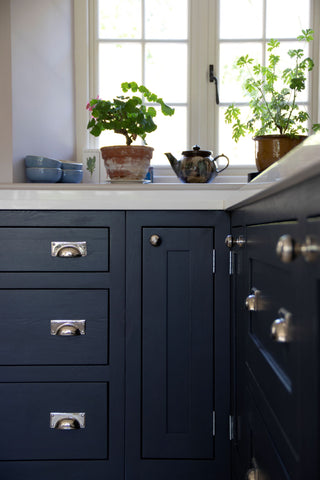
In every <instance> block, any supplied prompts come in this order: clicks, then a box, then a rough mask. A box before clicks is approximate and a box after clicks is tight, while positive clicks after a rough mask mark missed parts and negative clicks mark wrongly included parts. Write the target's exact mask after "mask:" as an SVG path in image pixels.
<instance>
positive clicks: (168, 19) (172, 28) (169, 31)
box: [145, 0, 188, 39]
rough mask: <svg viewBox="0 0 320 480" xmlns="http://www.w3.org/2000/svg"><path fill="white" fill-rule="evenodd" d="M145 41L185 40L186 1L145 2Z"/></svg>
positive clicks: (186, 25) (152, 0)
mask: <svg viewBox="0 0 320 480" xmlns="http://www.w3.org/2000/svg"><path fill="white" fill-rule="evenodd" d="M145 19H146V20H145V36H146V39H151V38H157V39H168V38H169V39H186V38H187V37H188V0H174V1H172V0H145Z"/></svg>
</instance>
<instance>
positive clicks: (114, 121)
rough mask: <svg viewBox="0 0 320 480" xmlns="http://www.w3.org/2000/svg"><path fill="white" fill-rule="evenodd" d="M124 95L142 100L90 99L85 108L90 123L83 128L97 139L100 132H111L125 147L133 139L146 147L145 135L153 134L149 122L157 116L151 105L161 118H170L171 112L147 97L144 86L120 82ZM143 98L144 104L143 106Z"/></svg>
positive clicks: (152, 98) (124, 97)
mask: <svg viewBox="0 0 320 480" xmlns="http://www.w3.org/2000/svg"><path fill="white" fill-rule="evenodd" d="M121 89H122V91H123V92H124V93H127V92H128V91H129V90H131V91H132V92H133V93H137V92H138V93H140V94H142V96H137V95H133V96H131V97H129V96H123V95H121V96H118V97H116V98H114V99H113V100H112V101H110V100H102V99H100V98H99V97H98V98H94V99H92V100H91V101H90V102H89V103H88V104H87V110H89V111H90V112H91V115H92V117H91V119H90V120H89V122H88V125H87V128H88V129H89V130H90V133H91V134H92V135H94V136H95V137H98V136H99V135H100V134H101V132H102V131H103V130H113V131H114V132H115V133H119V134H121V135H124V136H125V138H126V144H127V145H131V143H132V142H133V141H134V140H136V138H137V137H140V138H142V140H143V141H144V143H146V140H145V139H146V135H147V133H151V132H153V131H154V130H156V128H157V125H156V124H155V123H154V121H153V119H154V117H155V116H156V114H157V110H156V109H155V107H154V106H153V105H152V104H155V105H156V104H158V105H160V107H161V112H162V113H163V114H164V115H170V116H171V115H173V114H174V109H173V108H171V107H169V106H168V105H167V104H166V103H164V101H163V99H162V98H158V97H157V95H155V94H154V93H151V92H150V91H149V90H148V89H147V88H146V87H145V86H143V85H140V86H138V84H137V83H136V82H131V83H128V82H124V83H122V84H121ZM143 98H144V99H145V100H146V101H147V103H148V104H151V105H146V104H145V103H144V101H143Z"/></svg>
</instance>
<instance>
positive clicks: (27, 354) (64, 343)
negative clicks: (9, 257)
mask: <svg viewBox="0 0 320 480" xmlns="http://www.w3.org/2000/svg"><path fill="white" fill-rule="evenodd" d="M0 315H1V335H0V365H72V364H83V365H90V364H107V363H108V351H109V339H108V330H109V328H108V325H109V318H108V315H109V292H108V290H32V289H30V290H0Z"/></svg>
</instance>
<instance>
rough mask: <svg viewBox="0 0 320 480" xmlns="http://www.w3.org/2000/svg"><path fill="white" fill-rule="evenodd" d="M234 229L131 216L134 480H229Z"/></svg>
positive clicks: (223, 220)
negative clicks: (230, 233) (230, 232)
mask: <svg viewBox="0 0 320 480" xmlns="http://www.w3.org/2000/svg"><path fill="white" fill-rule="evenodd" d="M228 226H229V219H228V216H227V215H226V214H225V213H224V212H180V213H177V212H157V213H156V214H155V213H154V212H128V213H127V242H126V248H127V254H126V256H127V279H126V281H127V299H126V303H127V318H126V320H127V322H126V342H127V357H126V386H127V389H126V478H127V479H128V480H138V479H139V480H144V479H146V480H147V479H150V478H152V479H153V480H157V479H159V480H160V479H163V478H166V479H172V480H174V479H178V478H181V479H190V480H191V479H198V478H201V479H202V480H205V479H212V478H217V479H218V478H219V479H221V480H223V479H228V478H229V469H230V456H229V438H228V420H229V418H228V416H229V321H228V318H229V302H228V299H229V292H228V263H227V262H228V255H227V252H226V251H225V248H224V244H223V239H224V235H225V233H226V232H227V229H228ZM214 252H215V255H214Z"/></svg>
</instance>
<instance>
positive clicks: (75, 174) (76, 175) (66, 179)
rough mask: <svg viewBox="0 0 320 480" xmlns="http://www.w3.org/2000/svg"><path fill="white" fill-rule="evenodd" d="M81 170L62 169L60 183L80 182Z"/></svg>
mask: <svg viewBox="0 0 320 480" xmlns="http://www.w3.org/2000/svg"><path fill="white" fill-rule="evenodd" d="M82 177H83V171H82V170H62V177H61V182H62V183H80V182H81V181H82Z"/></svg>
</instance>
